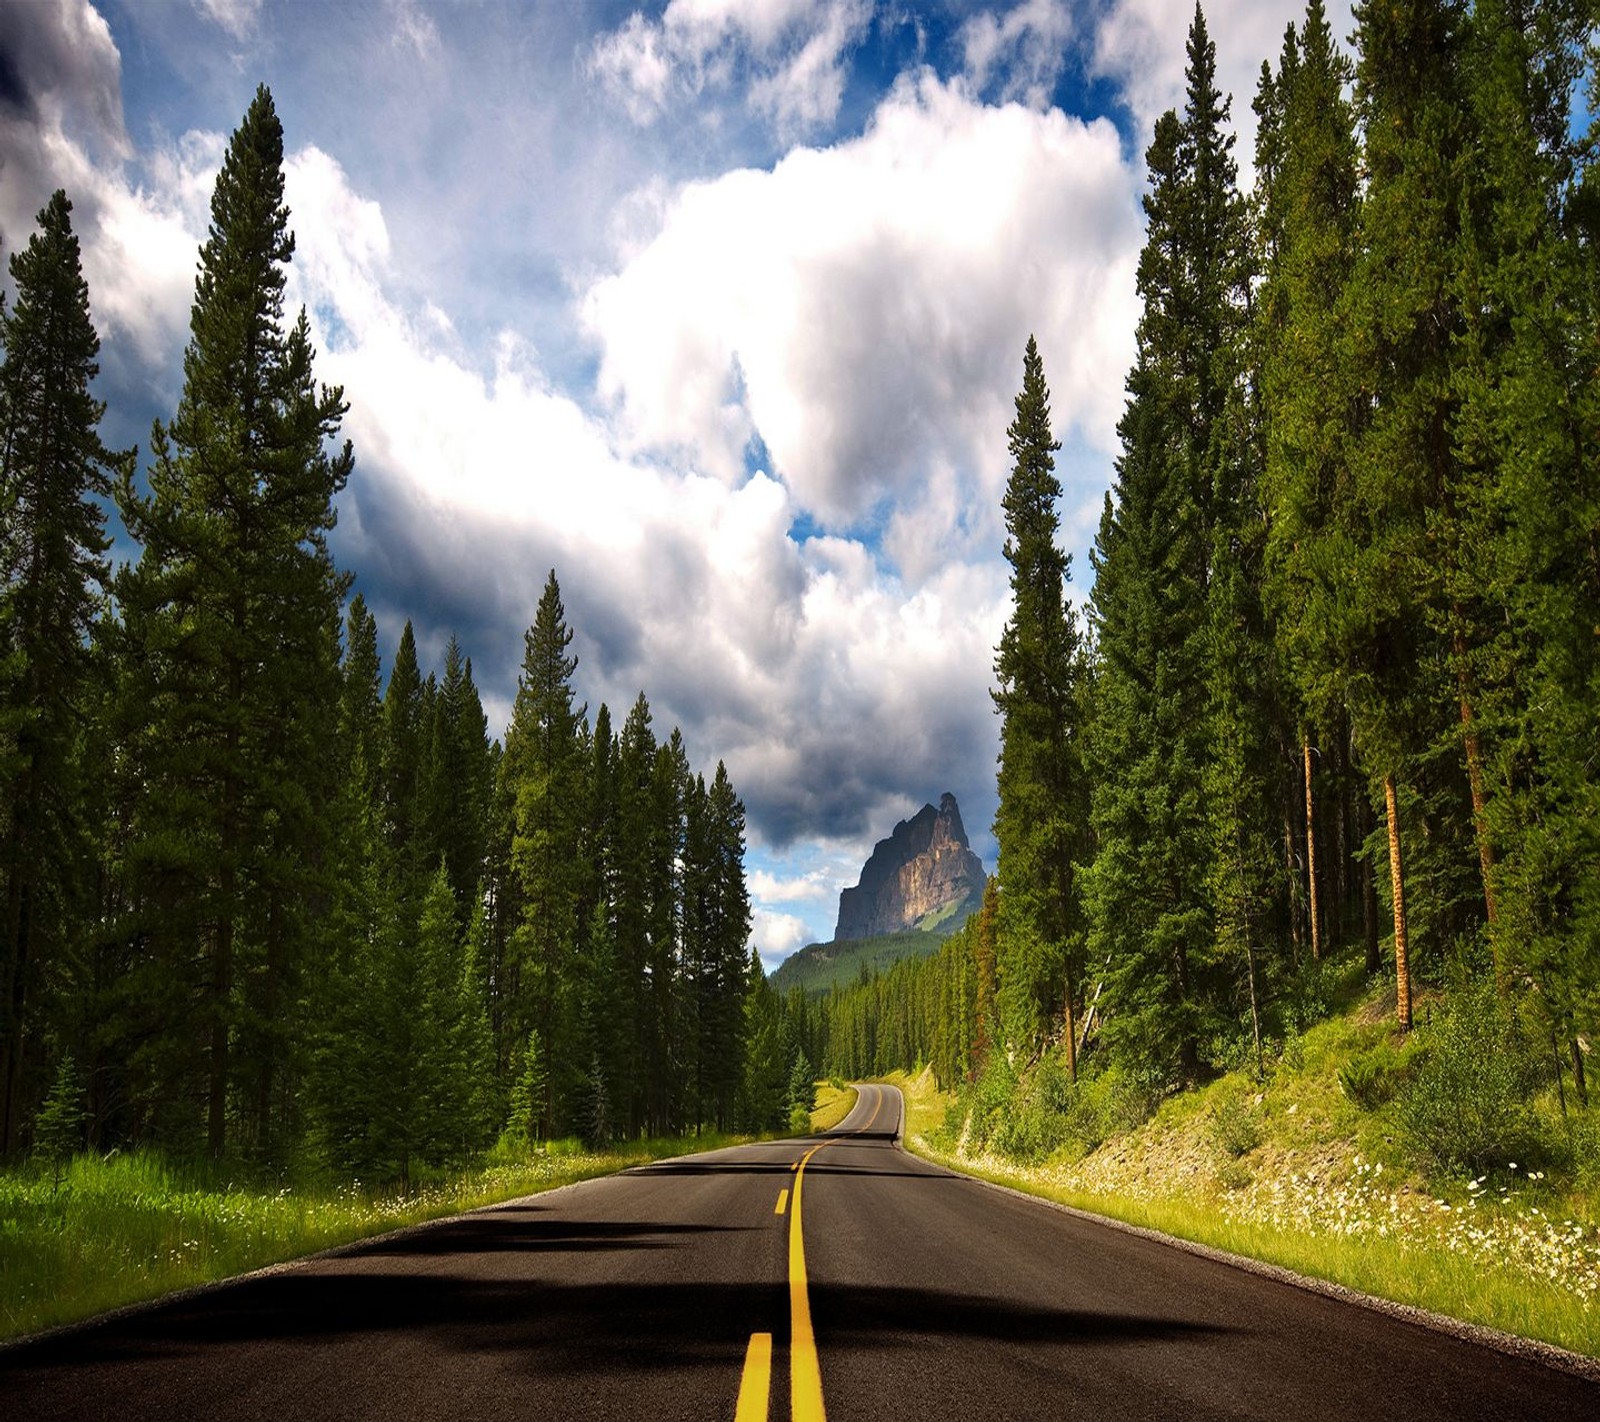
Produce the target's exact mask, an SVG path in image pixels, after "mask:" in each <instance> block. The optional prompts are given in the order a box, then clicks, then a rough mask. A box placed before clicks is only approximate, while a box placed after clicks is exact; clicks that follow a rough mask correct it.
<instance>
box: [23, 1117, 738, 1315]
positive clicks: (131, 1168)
mask: <svg viewBox="0 0 1600 1422" xmlns="http://www.w3.org/2000/svg"><path fill="white" fill-rule="evenodd" d="M741 1139H745V1138H743V1137H726V1136H713V1135H702V1136H699V1137H684V1138H677V1139H670V1140H659V1141H635V1142H632V1143H630V1144H628V1145H626V1146H624V1147H621V1148H618V1149H615V1150H611V1151H606V1152H591V1151H585V1150H582V1149H580V1148H578V1147H577V1146H576V1144H575V1143H560V1142H558V1143H555V1144H554V1145H552V1146H551V1147H550V1148H549V1149H547V1150H544V1151H539V1152H534V1153H530V1154H528V1155H527V1156H525V1157H524V1158H521V1159H515V1160H501V1161H499V1162H498V1163H492V1164H489V1165H486V1166H483V1167H481V1168H479V1169H476V1170H472V1171H464V1172H460V1173H457V1174H453V1175H448V1176H442V1177H440V1178H438V1179H436V1180H434V1181H432V1182H430V1183H428V1184H426V1185H424V1186H421V1187H420V1188H415V1189H413V1190H411V1191H410V1192H401V1191H399V1190H397V1189H394V1190H368V1189H366V1188H364V1187H362V1186H361V1185H360V1184H359V1183H358V1184H353V1185H347V1186H343V1187H340V1188H337V1189H323V1190H319V1189H304V1188H293V1189H292V1188H287V1187H285V1188H281V1189H276V1190H271V1189H262V1188H252V1187H250V1186H248V1185H242V1184H234V1183H230V1182H226V1181H218V1180H216V1179H211V1178H207V1177H208V1172H207V1171H204V1170H184V1169H182V1168H179V1167H177V1166H175V1165H173V1164H172V1163H171V1162H168V1161H166V1160H164V1159H162V1158H161V1157H160V1156H159V1155H156V1154H153V1153H147V1152H135V1153H132V1154H124V1155H113V1156H111V1157H109V1158H102V1157H100V1156H96V1155H83V1156H79V1157H78V1158H77V1159H76V1160H74V1161H73V1162H72V1163H71V1165H69V1166H68V1167H67V1168H66V1170H65V1171H64V1172H63V1174H62V1178H61V1181H60V1184H59V1185H57V1184H56V1183H55V1181H54V1178H53V1176H52V1174H51V1173H50V1172H49V1171H47V1170H36V1169H30V1168H26V1167H24V1168H20V1169H16V1170H9V1171H4V1172H0V1338H11V1337H17V1336H19V1335H25V1334H30V1333H35V1332H38V1331H39V1330H41V1329H45V1328H50V1327H54V1326H56V1325H58V1324H63V1323H70V1322H73V1321H76V1320H78V1319H83V1318H90V1317H93V1316H94V1315H95V1314H99V1313H104V1312H106V1311H107V1310H109V1309H113V1308H118V1307H121V1306H122V1305H124V1304H130V1303H137V1302H140V1301H141V1300H145V1299H152V1298H157V1297H160V1296H161V1295H163V1294H167V1293H171V1292H173V1291H175V1290H178V1289H184V1288H189V1287H191V1286H193V1285H196V1284H203V1283H208V1282H210V1281H212V1280H215V1279H224V1278H228V1277H231V1276H233V1275H236V1274H242V1273H246V1272H248V1271H249V1270H252V1269H259V1268H262V1267H263V1266H265V1265H268V1264H275V1263H279V1262H281V1261H283V1260H286V1259H294V1258H298V1257H300V1256H302V1255H305V1254H311V1253H315V1252H316V1251H317V1250H321V1249H327V1248H331V1247H332V1246H334V1245H338V1244H347V1243H349V1242H351V1241H353V1240H358V1239H364V1238H367V1237H370V1236H372V1235H375V1234H382V1233H384V1232H386V1231H388V1230H391V1229H398V1228H400V1227H402V1226H404V1225H411V1224H420V1223H422V1222H423V1221H425V1220H431V1219H439V1218H441V1217H443V1216H446V1215H453V1214H459V1213H460V1212H461V1211H463V1210H469V1209H472V1208H474V1207H476V1206H478V1205H486V1204H492V1203H494V1202H496V1201H500V1200H507V1199H513V1198H516V1197H518V1196H521V1195H531V1194H536V1193H538V1192H540V1191H543V1190H551V1189H554V1188H556V1187H557V1186H561V1185H569V1184H572V1183H573V1182H575V1181H578V1180H587V1179H591V1178H593V1177H594V1176H597V1175H609V1174H612V1173H613V1172H615V1171H618V1170H625V1169H627V1168H628V1167H630V1166H634V1165H640V1164H644V1163H646V1162H648V1161H651V1160H660V1159H664V1158H666V1157H669V1156H674V1155H685V1154H688V1153H690V1152H693V1151H701V1150H713V1149H715V1148H717V1147H718V1146H723V1145H729V1144H733V1143H734V1142H735V1141H736V1140H741Z"/></svg>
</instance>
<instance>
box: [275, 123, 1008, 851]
mask: <svg viewBox="0 0 1600 1422" xmlns="http://www.w3.org/2000/svg"><path fill="white" fill-rule="evenodd" d="M287 197H288V201H289V202H290V204H291V207H292V209H293V211H294V213H295V220H296V226H297V229H298V232H299V234H300V238H299V246H298V250H297V256H296V261H295V264H294V267H293V268H292V269H291V288H290V293H289V294H290V297H291V299H293V300H295V301H303V302H304V303H305V304H306V305H307V307H308V309H309V310H310V311H311V313H312V316H313V324H314V327H315V333H316V336H317V339H318V342H319V345H321V346H322V348H323V352H322V355H321V357H320V358H319V365H318V371H319V375H321V376H322V378H324V379H327V380H330V381H337V382H339V383H342V384H343V385H344V387H345V392H346V398H347V399H348V400H349V401H350V413H349V415H348V417H347V419H346V421H345V432H346V433H347V434H349V435H350V436H351V437H352V438H353V439H354V441H355V445H356V450H357V459H358V467H357V474H356V477H355V480H354V481H353V483H352V490H351V495H350V497H349V498H348V499H347V506H348V509H349V510H353V511H354V513H355V516H356V518H357V519H358V520H359V521H360V524H361V527H360V528H359V529H358V530H357V532H356V533H355V535H354V536H355V537H356V540H357V542H356V544H355V550H354V551H355V552H356V554H357V557H356V559H355V561H356V564H357V566H358V567H361V568H363V569H364V570H365V571H366V572H367V573H369V574H371V575H374V576H376V577H379V578H381V576H382V572H383V569H384V566H385V563H386V562H387V563H388V565H390V566H391V567H393V568H396V569H402V568H403V570H404V577H405V579H406V582H407V584H408V586H410V587H412V588H415V589H417V590H418V595H419V599H420V600H424V601H426V600H428V597H427V594H425V593H423V592H422V591H421V590H424V589H432V590H433V595H432V599H431V600H432V601H433V602H434V603H435V604H436V605H437V604H438V603H439V602H440V601H441V600H445V601H453V603H454V604H456V605H459V606H461V607H463V608H470V609H474V610H475V615H480V616H484V617H486V618H490V619H492V620H493V621H495V622H496V623H498V624H499V625H500V627H502V628H515V629H517V631H518V632H520V629H521V628H523V627H525V626H527V625H528V623H529V622H530V621H531V620H532V616H533V610H534V605H535V603H536V601H537V598H538V594H539V591H540V588H541V586H542V582H543V576H544V571H545V569H546V568H548V567H550V566H552V565H553V566H555V567H556V568H557V570H558V573H559V575H560V577H561V579H562V588H563V594H564V598H565V601H566V604H567V608H568V613H569V618H570V620H571V622H572V624H573V626H574V627H575V628H576V630H577V633H578V640H577V643H576V649H577V651H578V652H579V655H580V659H581V661H580V670H579V681H580V684H581V686H582V689H583V693H584V695H586V696H587V697H588V698H589V699H590V704H591V708H594V707H596V706H597V703H598V701H599V700H600V699H602V698H603V699H605V700H607V701H609V703H610V704H611V706H612V707H613V710H614V712H615V714H616V715H617V716H619V717H620V715H622V714H623V713H624V712H625V710H626V708H627V706H629V705H630V704H631V703H632V700H633V697H634V695H635V694H636V693H637V691H638V690H639V688H641V687H643V688H644V689H645V690H646V691H647V692H648V694H649V697H650V701H651V705H652V707H653V708H654V711H655V715H656V720H657V725H658V732H659V733H660V734H665V733H666V731H667V729H668V728H669V727H670V726H671V725H672V724H673V723H678V724H681V725H682V726H683V728H684V731H685V734H686V736H687V737H688V739H689V742H690V746H691V749H692V751H693V752H694V754H695V755H696V757H697V759H699V760H701V761H703V762H704V763H706V764H710V763H713V762H714V760H715V759H717V758H721V759H725V760H726V761H727V763H728V768H729V771H730V773H731V774H732V776H733V779H734V783H735V785H736V786H737V787H738V788H739V791H740V793H741V794H742V795H743V796H744V797H745V799H746V801H747V803H748V804H749V805H750V806H751V811H752V823H753V832H754V833H755V834H756V835H757V836H759V837H761V838H763V839H765V840H766V841H767V842H769V843H780V842H783V841H784V840H786V839H787V838H789V837H791V836H794V835H799V834H806V833H809V832H811V831H812V830H813V828H814V827H816V826H823V827H824V828H825V829H827V830H828V831H829V832H832V833H836V834H842V835H852V834H860V833H863V832H865V831H867V830H871V829H876V828H878V827H879V821H880V820H882V821H883V822H889V821H888V820H887V819H885V814H886V811H884V810H883V806H884V805H885V803H886V801H887V802H892V803H893V805H894V806H895V808H896V809H898V807H899V802H900V800H901V799H903V790H902V787H903V786H904V785H905V784H908V783H911V784H917V785H921V784H923V783H924V782H926V781H930V780H933V781H938V782H939V784H938V785H937V786H936V787H934V790H933V791H930V792H929V793H936V791H937V789H939V788H943V781H944V779H945V778H946V776H947V770H946V767H947V766H948V765H949V764H950V762H951V761H952V760H957V759H959V760H961V761H965V762H969V763H970V762H972V761H974V760H976V762H977V765H978V772H977V775H976V776H975V777H974V778H975V779H977V780H981V779H982V778H983V777H984V776H986V774H987V765H988V763H989V761H990V760H992V740H993V726H992V720H993V718H992V713H991V708H990V706H989V704H988V696H987V692H986V688H985V684H984V680H983V678H982V676H981V674H980V676H979V677H978V678H974V677H973V676H972V675H971V669H972V668H973V667H984V666H986V665H987V662H988V660H989V658H990V657H991V655H992V651H991V649H992V647H993V645H994V642H995V640H996V637H997V636H998V631H999V626H1000V623H1001V621H1002V620H1003V616H1004V592H1005V587H1004V578H1003V577H1002V576H1000V575H999V574H998V573H996V572H995V570H994V569H993V568H992V566H989V565H982V566H973V567H969V566H967V565H964V564H960V563H956V564H953V565H951V566H948V567H946V568H944V569H942V570H940V571H939V573H938V574H936V575H930V576H929V577H928V578H927V579H925V581H924V582H923V583H922V585H921V586H919V587H918V588H917V589H915V590H913V591H910V592H908V591H907V590H906V589H905V588H904V587H903V586H902V585H901V584H900V583H899V582H898V581H896V580H895V579H893V578H885V577H884V576H883V574H882V573H881V572H880V571H879V570H878V568H877V566H876V563H875V561H874V559H873V557H872V556H871V554H870V553H869V552H868V551H867V550H866V549H865V548H864V547H863V546H862V545H861V544H859V543H855V542H851V541H848V540H844V539H838V538H818V539H812V540H809V541H806V542H798V541H796V539H795V538H794V537H793V536H792V535H791V528H792V526H793V524H794V521H795V517H796V509H795V507H794V504H793V500H792V497H791V495H790V492H789V491H788V490H787V489H786V488H785V486H784V485H783V484H781V483H780V482H778V481H777V480H775V479H772V478H769V477H766V476H764V475H759V474H758V475H756V476H754V477H752V478H749V479H745V480H743V481H728V482H724V481H723V480H719V479H715V478H712V477H709V476H708V475H706V474H703V473H700V472H697V471H696V470H695V469H694V468H692V467H667V466H663V465H661V464H660V463H658V462H654V461H652V460H650V459H648V458H646V457H643V456H640V455H638V454H633V453H628V452H626V451H624V450H619V449H618V448H617V447H616V446H615V445H614V442H613V441H612V439H611V436H610V433H609V431H608V430H607V428H606V426H605V425H604V424H602V423H600V422H598V421H597V420H596V419H594V418H593V417H592V416H590V415H589V414H587V413H586V412H585V411H584V410H583V409H582V408H581V407H580V406H579V405H578V404H577V403H576V402H575V401H573V400H572V399H571V398H570V397H568V396H566V395H564V394H562V393H560V392H559V391H556V390H555V389H553V388H552V387H551V386H550V384H549V382H548V380H547V379H546V377H545V376H544V375H543V374H542V372H541V370H540V367H539V362H538V357H537V353H536V352H535V351H534V350H533V349H532V348H531V347H530V346H529V345H528V344H527V343H526V342H525V341H522V340H519V339H518V338H516V337H514V336H512V335H510V334H505V335H503V336H502V337H501V340H500V342H499V344H498V348H497V350H496V353H495V358H494V362H493V369H492V371H490V372H488V373H482V372H479V371H478V370H476V369H475V368H474V367H473V365H472V363H471V362H470V360H469V359H468V358H467V356H466V354H465V353H464V352H462V351H460V350H459V349H458V348H457V347H456V343H455V340H454V337H453V334H452V333H451V332H450V331H449V330H448V327H443V328H441V326H440V324H439V323H438V321H437V320H436V319H434V318H433V317H432V316H431V315H430V313H427V312H423V313H419V314H415V315H413V314H408V313H407V312H406V311H405V310H404V309H402V307H401V306H400V305H399V304H397V303H396V302H395V301H394V300H392V299H391V298H390V297H389V296H388V295H387V286H386V282H387V278H388V273H387V263H388V245H387V238H386V229H385V226H384V223H383V218H382V213H381V211H380V210H379V208H378V207H377V205H376V204H374V203H372V202H371V201H370V200H367V199H365V198H363V197H361V196H360V195H359V194H357V193H356V192H354V191H353V190H352V188H351V185H350V183H349V181H348V178H347V177H346V175H345V174H344V173H343V172H342V170H341V169H340V168H339V166H338V165H337V163H335V162H334V161H333V160H332V159H331V158H330V157H329V156H328V155H327V154H325V153H322V152H320V151H319V150H316V149H314V148H313V149H306V150H302V151H301V152H299V153H297V154H296V155H294V156H293V158H292V159H291V160H290V162H289V165H288V193H287ZM442 589H448V593H447V594H446V593H442V592H441V591H440V590H442ZM468 647H469V650H473V648H472V643H471V641H470V639H469V640H468ZM478 665H479V667H480V669H481V668H483V666H484V662H483V661H482V659H481V654H480V660H479V662H478ZM508 671H509V669H508V668H502V669H501V671H500V675H499V676H495V675H493V674H492V673H491V674H489V675H486V676H485V677H484V678H483V679H484V680H486V681H490V682H496V681H504V680H505V679H506V675H507V673H508ZM974 745H976V746H977V747H978V752H977V755H976V757H974V756H973V755H972V753H971V747H972V746H974ZM963 788H965V786H963Z"/></svg>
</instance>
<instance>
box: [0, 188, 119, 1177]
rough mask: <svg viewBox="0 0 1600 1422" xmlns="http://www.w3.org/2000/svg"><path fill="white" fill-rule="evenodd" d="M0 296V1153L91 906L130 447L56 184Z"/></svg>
mask: <svg viewBox="0 0 1600 1422" xmlns="http://www.w3.org/2000/svg"><path fill="white" fill-rule="evenodd" d="M11 276H12V279H13V281H15V282H16V292H17V296H16V304H15V306H14V307H13V308H12V309H11V310H10V311H6V310H5V309H4V307H3V306H0V346H3V347H4V350H5V362H4V365H3V366H0V801H3V802H4V804H5V807H6V809H5V811H3V812H0V886H3V889H0V892H3V894H4V897H3V899H0V915H3V917H0V1156H5V1155H9V1154H10V1153H11V1152H12V1151H13V1150H14V1149H15V1148H16V1146H17V1144H18V1141H19V1139H20V1134H21V1131H22V1126H23V1116H24V1113H25V1110H26V1107H27V1104H28V1101H27V1098H28V1095H29V1091H28V1085H27V1064H28V1050H27V1049H28V1037H29V1034H30V1032H32V1031H33V1030H35V1029H36V1026H37V1023H36V1019H37V1015H38V1008H39V1001H38V998H39V988H40V986H41V985H42V984H43V983H45V982H46V981H47V980H48V978H49V977H50V976H51V975H52V973H53V972H54V971H55V970H56V963H57V961H58V960H59V959H60V957H61V956H62V954H63V953H64V951H65V950H66V948H67V947H68V946H69V944H70V943H71V941H72V940H73V939H74V937H75V936H76V935H77V934H78V932H79V931H80V929H81V928H82V926H83V925H84V924H85V923H86V922H87V920H88V918H89V917H90V915H91V914H92V913H93V910H94V905H92V904H89V903H86V902H85V893H84V887H85V885H86V884H87V883H88V882H89V881H90V880H91V876H90V875H89V874H87V873H85V871H84V866H85V865H86V864H88V863H90V862H92V858H93V849H92V847H91V844H90V841H89V807H88V803H87V802H88V799H89V795H90V792H89V789H88V786H87V784H86V780H85V776H86V772H87V770H88V767H87V766H86V765H85V764H84V763H83V756H82V749H83V743H84V737H83V730H84V723H85V720H86V717H87V715H88V712H89V699H90V679H91V677H92V676H93V675H94V672H95V660H94V649H93V643H92V640H91V632H92V631H93V628H94V625H95V621H96V617H97V612H98V605H99V594H100V590H101V589H102V588H103V586H104V584H105V583H106V581H107V577H108V567H107V563H106V560H105V553H106V549H107V547H108V546H109V544H108V540H107V538H106V536H105V513H104V511H103V508H102V505H101V503H100V500H102V499H104V498H105V497H106V496H108V495H109V494H110V492H111V476H112V473H113V472H114V471H115V470H116V469H118V468H119V467H123V466H126V465H127V464H128V463H129V462H130V461H131V456H120V455H114V454H112V453H111V452H109V451H108V450H107V449H106V448H105V446H104V445H103V444H102V443H101V441H100V436H99V434H98V432H97V431H98V426H99V423H100V418H101V416H102V415H103V414H104V412H105V406H104V404H103V403H102V402H100V401H98V400H96V399H94V397H93V396H92V395H91V394H90V391H89V386H90V383H91V382H92V381H93V380H94V378H95V376H96V374H97V373H98V371H99V365H98V362H97V360H96V357H97V355H98V353H99V349H100V341H99V337H98V336H97V335H96V334H95V329H94V325H93V322H92V321H91V320H90V316H89V289H88V285H87V283H85V281H84V279H83V275H82V267H81V262H80V259H79V252H78V239H77V237H76V236H75V235H74V233H73V231H72V204H71V203H69V202H68V201H67V198H66V194H65V193H62V192H57V193H56V194H55V196H54V197H52V198H51V200H50V202H49V203H48V204H47V205H46V207H45V208H44V210H43V211H42V212H41V213H40V214H39V230H38V232H36V233H35V234H34V235H33V237H32V238H30V240H29V242H28V245H27V246H26V247H25V248H24V249H23V250H22V251H20V252H18V253H17V254H16V255H14V256H13V257H12V258H11Z"/></svg>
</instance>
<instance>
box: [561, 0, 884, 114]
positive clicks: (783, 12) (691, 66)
mask: <svg viewBox="0 0 1600 1422" xmlns="http://www.w3.org/2000/svg"><path fill="white" fill-rule="evenodd" d="M871 18H872V5H871V3H870V0H825V3H822V4H816V3H812V0H672V3H671V4H670V5H668V6H667V8H666V10H665V11H664V12H663V14H662V16H661V18H660V20H658V21H653V20H649V19H646V18H645V16H644V15H643V14H641V13H638V12H635V13H634V14H632V15H630V16H629V17H628V19H627V20H626V21H624V22H623V24H621V25H620V26H619V27H618V28H617V29H615V30H613V31H611V32H610V33H609V34H605V35H602V36H600V37H599V38H598V39H597V40H596V41H595V43H594V45H593V47H592V48H591V50H590V52H589V59H588V66H589V72H590V73H591V74H592V75H593V76H594V77H595V78H596V79H598V80H599V81H600V82H601V84H602V85H603V86H604V87H605V88H606V89H607V90H608V91H609V92H610V93H611V94H612V95H613V96H614V97H615V98H616V99H617V100H618V101H619V102H620V103H621V104H622V105H623V107H624V108H625V110H626V111H627V114H628V116H629V117H630V118H631V119H632V120H633V121H634V123H636V124H639V125H640V126H641V127H643V126H645V125H647V124H649V123H651V122H653V121H654V120H655V119H656V118H657V117H659V116H660V115H661V114H663V113H664V112H666V111H667V110H668V109H669V108H670V107H671V106H672V104H673V103H674V101H675V100H678V99H684V98H689V97H693V96H698V95H700V94H703V93H705V92H707V91H717V90H726V89H728V88H730V87H731V86H733V85H734V84H735V83H736V82H738V81H739V80H741V79H743V80H744V81H745V83H746V85H747V91H746V102H747V104H748V105H749V107H750V109H751V110H752V111H753V112H755V113H757V114H759V115H762V116H764V117H765V118H767V119H768V120H769V121H770V122H771V123H772V125H773V127H774V128H775V129H776V130H777V132H778V133H779V134H780V135H791V134H800V133H805V132H808V131H811V130H813V129H815V128H817V127H819V126H822V125H825V124H827V123H831V122H832V121H833V120H834V119H835V118H836V117H837V116H838V113H839V105H840V102H841V100H842V98H843V95H844V84H845V61H846V56H847V54H848V52H849V51H850V49H851V48H852V47H853V46H854V45H856V44H857V43H859V41H860V40H861V38H862V36H863V34H864V33H865V32H866V29H867V26H868V24H869V23H870V21H871Z"/></svg>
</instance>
